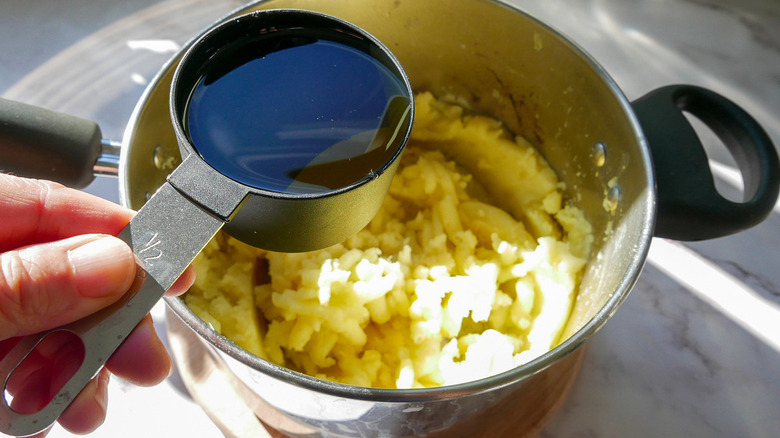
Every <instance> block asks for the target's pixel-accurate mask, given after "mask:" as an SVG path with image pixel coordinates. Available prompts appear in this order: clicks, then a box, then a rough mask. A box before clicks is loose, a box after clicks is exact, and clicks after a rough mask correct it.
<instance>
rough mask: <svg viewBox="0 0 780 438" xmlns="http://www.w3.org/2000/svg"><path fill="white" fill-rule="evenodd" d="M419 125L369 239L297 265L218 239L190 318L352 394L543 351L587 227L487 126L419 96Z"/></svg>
mask: <svg viewBox="0 0 780 438" xmlns="http://www.w3.org/2000/svg"><path fill="white" fill-rule="evenodd" d="M416 113H417V114H416V117H415V125H414V130H413V133H412V137H411V140H410V142H409V144H408V146H407V149H406V151H405V152H404V154H403V156H402V158H401V160H402V161H401V166H400V167H399V170H398V172H397V174H396V177H395V179H394V180H393V183H392V186H391V187H390V192H389V194H388V196H387V199H386V200H385V203H384V205H383V206H382V209H381V211H380V212H379V213H378V214H377V216H376V217H375V218H374V219H373V220H372V221H371V223H370V224H369V225H368V226H367V227H366V228H365V229H363V230H362V231H360V232H359V233H358V234H357V235H355V236H354V237H352V238H350V239H348V240H347V241H345V242H343V243H341V244H338V245H335V246H333V247H330V248H327V249H324V250H321V251H316V252H309V253H301V254H280V253H272V252H266V251H262V250H258V249H255V248H251V247H249V246H247V245H244V244H242V243H240V242H238V241H236V240H235V239H232V238H230V237H228V236H226V235H223V234H221V235H218V236H217V237H216V238H215V239H214V240H212V241H211V242H210V243H209V244H208V245H207V247H206V248H205V249H204V251H203V252H202V253H201V255H200V256H198V258H197V259H196V260H195V262H194V266H195V269H196V270H197V274H198V277H197V281H196V283H195V286H194V287H193V288H192V289H191V290H190V291H189V292H188V293H187V294H186V295H185V301H186V303H187V305H188V306H189V307H190V308H191V309H192V310H193V311H194V312H195V313H196V314H197V315H198V316H199V317H200V318H202V319H203V320H204V321H205V322H207V323H209V324H211V325H212V326H213V327H214V329H215V330H216V331H218V332H220V333H222V334H223V335H225V336H226V337H227V338H229V339H231V340H232V341H233V342H235V343H236V344H238V345H239V346H241V347H243V348H245V349H246V350H248V351H250V352H252V353H254V354H256V355H258V356H260V357H263V358H265V359H267V360H270V361H272V362H274V363H276V364H279V365H282V366H285V367H288V368H291V369H294V370H297V371H301V372H304V373H306V374H309V375H312V376H315V377H319V378H322V379H328V380H332V381H338V382H343V383H348V384H352V385H359V386H370V387H382V388H419V387H431V386H440V385H451V384H456V383H460V382H465V381H469V380H475V379H479V378H482V377H486V376H489V375H492V374H496V373H500V372H503V371H506V370H508V369H510V368H513V367H515V366H517V365H520V364H522V363H525V362H527V361H529V360H531V359H533V358H535V357H537V356H539V355H541V354H543V353H545V352H546V351H548V350H549V349H550V348H552V347H554V346H555V345H556V343H557V342H558V337H559V335H560V333H561V331H562V329H563V326H564V324H565V323H566V320H567V318H568V315H569V312H570V309H571V306H572V304H573V300H574V299H575V297H576V290H577V286H578V282H579V279H580V277H581V273H582V269H583V267H584V265H585V260H586V258H587V255H588V252H589V248H590V243H591V240H592V236H591V227H590V225H589V224H588V223H587V221H586V220H585V219H584V217H583V215H582V213H581V212H580V211H579V210H577V209H576V208H574V207H571V206H568V207H564V206H563V205H562V196H561V188H562V186H561V183H560V182H559V181H558V179H557V177H556V175H555V173H554V172H553V171H552V169H551V168H550V167H549V166H548V165H547V164H546V162H545V161H544V159H543V158H542V157H541V156H540V155H539V154H538V153H537V152H536V150H535V149H534V148H533V147H532V146H531V145H530V144H529V143H528V142H527V141H525V140H524V139H522V138H514V139H513V138H511V137H509V136H508V135H507V133H506V131H505V130H504V129H502V126H501V124H500V123H499V122H497V121H495V120H492V119H489V118H485V117H477V116H469V115H466V114H465V112H464V110H463V108H461V107H459V106H457V105H452V104H448V103H445V102H443V101H439V100H436V99H435V98H434V97H433V96H432V95H431V94H428V93H424V94H420V95H418V96H417V97H416ZM456 163H457V164H456Z"/></svg>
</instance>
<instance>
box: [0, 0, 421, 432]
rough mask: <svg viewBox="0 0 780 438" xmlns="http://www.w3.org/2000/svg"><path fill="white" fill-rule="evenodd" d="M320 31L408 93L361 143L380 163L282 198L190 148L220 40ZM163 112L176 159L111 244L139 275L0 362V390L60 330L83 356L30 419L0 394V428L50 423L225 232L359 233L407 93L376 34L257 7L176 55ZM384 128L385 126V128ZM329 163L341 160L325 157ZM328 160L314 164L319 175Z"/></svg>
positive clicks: (257, 242)
mask: <svg viewBox="0 0 780 438" xmlns="http://www.w3.org/2000/svg"><path fill="white" fill-rule="evenodd" d="M312 27H318V28H327V29H330V30H333V31H336V32H338V33H340V34H343V35H344V38H346V40H349V41H351V43H350V45H352V47H353V48H356V49H360V50H362V51H364V52H365V53H366V54H367V55H368V56H371V57H372V58H374V59H375V60H377V61H379V62H381V63H382V64H384V66H385V67H387V68H388V69H389V70H390V71H392V73H393V74H394V75H395V76H396V77H397V78H398V79H400V80H401V81H402V82H403V84H404V86H405V91H406V93H407V96H404V97H405V98H406V100H404V99H400V100H399V99H393V100H392V101H391V102H389V103H388V106H387V108H386V112H385V117H383V120H382V123H381V126H380V127H379V129H377V132H376V135H374V138H373V139H372V141H371V142H370V145H367V146H368V147H375V145H376V144H377V142H380V143H383V146H384V147H385V148H386V149H388V150H390V151H391V154H390V155H389V156H388V158H387V159H386V161H384V162H383V163H381V165H379V166H373V167H372V168H371V169H366V172H365V175H363V177H362V178H359V179H357V180H355V181H352V182H346V183H345V185H344V186H343V187H339V188H336V189H333V190H329V191H325V192H319V193H285V192H275V191H269V190H264V189H259V188H256V187H252V186H248V185H245V184H242V183H240V182H237V181H235V180H233V179H231V178H228V177H226V176H224V175H222V174H221V173H220V172H219V171H217V170H216V169H215V168H214V167H212V166H211V165H209V163H207V162H206V161H205V160H204V159H203V158H202V157H201V156H200V155H199V154H198V152H197V150H196V148H195V147H194V146H193V144H192V143H191V141H190V139H189V137H188V135H187V131H186V129H185V125H184V122H183V119H184V111H185V107H186V105H187V97H188V96H189V95H190V93H191V91H192V89H193V87H194V86H195V82H196V80H197V77H196V76H197V75H196V72H197V70H198V68H197V67H198V66H199V64H201V63H203V62H207V61H208V60H209V58H210V57H211V56H212V55H213V54H214V53H215V52H216V51H218V50H219V49H220V48H221V47H223V46H225V45H226V44H229V43H231V42H232V41H235V40H236V39H240V38H247V37H250V36H254V35H257V34H259V33H265V34H268V35H269V36H268V37H269V38H272V37H273V34H274V32H275V31H278V30H279V29H285V30H286V31H288V32H294V31H295V29H306V28H312ZM170 113H171V119H172V122H173V127H174V130H175V132H176V137H177V141H178V145H179V149H180V152H181V155H182V163H181V164H180V165H179V166H178V167H177V168H176V169H175V170H174V171H173V172H172V173H171V174H170V175H169V177H168V180H167V181H166V182H165V183H164V184H163V185H162V187H160V189H159V190H158V191H157V192H156V193H155V194H154V195H153V196H152V197H151V198H150V199H149V200H148V201H147V203H146V204H145V205H144V206H143V207H142V208H141V209H140V210H139V211H138V214H137V215H136V216H135V217H134V218H133V219H132V221H131V222H130V223H129V224H128V225H127V226H126V227H125V228H124V229H123V230H122V232H121V233H120V234H119V236H118V237H119V238H121V239H122V240H124V241H125V242H127V243H128V244H129V245H130V246H131V248H132V249H133V252H134V253H135V255H136V256H137V260H138V264H139V271H138V272H139V274H138V279H137V281H136V282H135V283H134V286H133V288H132V289H131V290H130V291H129V292H128V293H127V294H126V295H125V296H124V297H123V298H122V299H120V300H119V301H118V302H117V303H115V304H113V305H112V306H109V307H107V308H105V309H103V310H102V311H100V312H97V313H95V314H92V315H90V316H88V317H86V318H84V319H81V320H79V321H76V322H74V323H72V324H68V325H66V326H63V327H59V328H56V329H53V330H50V331H47V332H44V333H40V334H36V335H31V336H27V337H24V338H22V339H21V340H20V341H19V343H18V344H17V345H16V346H15V347H14V348H13V349H12V350H11V351H10V352H9V353H8V354H7V355H6V356H5V357H4V358H3V359H2V360H1V361H0V376H2V377H0V379H2V380H0V382H2V388H3V389H4V388H5V386H6V384H7V382H8V379H9V377H10V375H11V374H13V372H14V371H15V370H16V369H17V367H18V366H19V365H20V364H21V363H22V362H23V361H24V360H25V358H26V357H27V355H28V354H30V353H31V352H32V351H33V350H34V349H35V347H36V346H37V345H38V344H39V343H40V342H41V341H43V339H45V338H46V337H47V336H49V335H51V334H53V333H55V332H60V331H65V332H70V333H72V334H74V335H76V336H78V337H79V338H80V339H81V341H82V342H83V344H84V360H83V362H82V364H81V366H80V367H79V369H78V370H77V371H76V373H75V374H74V375H73V376H72V377H71V378H70V380H68V381H67V382H66V383H65V385H64V386H63V387H62V388H61V389H60V391H59V392H58V393H57V394H56V395H55V396H54V398H53V399H52V400H51V401H50V402H49V403H48V404H47V405H46V406H45V407H43V408H42V409H41V410H39V411H38V412H36V413H33V414H21V413H19V412H16V411H14V410H13V409H11V407H10V406H9V403H8V401H7V400H6V398H5V397H1V398H0V432H3V433H6V434H10V435H15V436H24V435H31V434H34V433H37V432H40V431H42V430H44V429H46V428H47V427H49V426H50V425H51V424H53V423H54V422H55V421H56V420H57V418H58V417H59V416H60V414H61V413H62V412H63V411H64V410H65V408H67V406H68V405H69V404H70V403H71V402H72V401H73V399H74V398H75V397H76V395H77V394H78V393H79V392H80V391H81V389H82V388H83V387H84V386H85V385H86V384H87V382H89V380H91V379H92V378H93V377H94V376H95V375H96V374H97V372H98V371H99V370H100V368H101V367H102V366H103V365H104V364H105V362H106V360H107V359H108V358H109V357H110V356H111V354H112V353H113V352H114V351H115V350H116V349H117V348H118V347H119V345H120V344H121V343H122V342H123V340H124V339H125V337H126V336H127V335H128V334H129V333H130V332H131V331H132V330H133V328H135V326H136V325H137V324H138V323H139V322H140V321H141V319H142V318H143V317H144V316H145V315H146V314H147V313H148V312H149V311H150V310H151V308H152V307H153V306H154V305H155V304H156V303H157V302H158V301H159V299H160V298H161V297H162V296H163V294H164V293H165V291H166V290H168V289H169V288H170V287H171V286H172V285H173V283H174V282H175V281H176V280H177V279H178V278H179V276H180V275H181V274H182V272H183V271H184V270H185V269H186V268H187V266H188V265H189V264H190V262H191V261H192V260H193V259H194V258H195V256H196V255H197V254H198V253H199V252H200V251H201V249H202V248H203V247H204V246H205V244H206V243H208V241H209V240H210V239H211V238H212V237H213V236H214V235H215V234H216V233H217V232H218V231H219V230H220V229H222V228H223V227H224V230H225V232H227V233H228V234H231V235H232V236H234V237H236V238H238V239H239V240H242V241H244V242H245V243H248V244H251V245H253V246H257V247H261V248H264V249H269V250H274V251H285V252H299V251H309V250H314V249H320V248H324V247H327V246H330V245H333V244H336V243H338V242H341V241H343V240H345V239H346V238H348V237H349V236H351V235H352V234H354V233H356V232H357V231H359V230H360V229H361V228H363V227H364V226H365V225H366V224H367V223H368V222H369V221H370V220H371V218H373V216H374V215H375V214H376V212H377V211H378V209H379V208H380V206H381V204H382V202H383V200H384V197H385V195H386V194H387V191H388V189H389V186H390V183H391V181H392V178H393V175H394V173H395V170H396V168H397V165H398V160H397V159H398V157H399V156H400V154H401V151H402V150H403V148H404V146H405V144H406V141H407V139H408V137H409V134H410V132H411V126H412V120H413V102H412V89H411V85H410V83H409V80H408V78H407V77H406V74H405V73H404V71H403V69H402V68H401V65H400V64H399V62H398V61H397V59H396V58H395V57H394V56H393V55H392V54H391V53H390V51H389V50H388V49H387V48H386V47H384V46H383V45H382V44H381V43H380V42H379V41H378V40H377V39H376V38H374V37H373V36H371V35H369V34H368V33H366V32H365V31H363V30H361V29H359V28H357V27H356V26H354V25H351V24H349V23H347V22H345V21H343V20H340V19H337V18H335V17H331V16H328V15H324V14H320V13H314V12H309V11H300V10H269V11H258V12H253V13H250V14H246V15H243V16H240V17H236V18H233V19H231V20H228V21H225V22H223V23H221V24H218V25H216V26H215V27H214V28H212V29H211V30H210V31H208V32H206V33H205V34H203V36H202V37H200V38H199V39H198V40H197V41H196V42H195V43H193V45H192V46H191V47H190V48H189V50H188V51H187V52H186V53H185V54H184V55H183V57H182V59H181V61H180V63H179V65H178V67H177V69H176V72H175V73H174V78H173V82H172V86H171V94H170ZM388 125H389V126H390V128H391V129H383V128H387V127H388ZM325 152H326V153H325V154H324V155H327V154H330V155H332V156H333V157H334V158H333V159H335V160H338V159H339V154H338V153H337V152H336V153H334V152H333V151H332V150H331V151H325ZM332 161H333V160H331V159H325V160H322V159H320V160H317V163H315V164H316V165H317V166H318V167H321V168H322V169H324V171H327V170H328V169H327V166H328V164H329V163H330V162H332Z"/></svg>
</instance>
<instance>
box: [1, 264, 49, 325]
mask: <svg viewBox="0 0 780 438" xmlns="http://www.w3.org/2000/svg"><path fill="white" fill-rule="evenodd" d="M43 274H44V273H43V270H42V269H41V267H40V266H39V265H37V264H36V263H34V262H30V261H29V260H25V259H24V258H23V257H22V256H21V255H20V254H19V252H18V251H9V252H6V253H3V254H0V321H2V323H3V326H5V327H7V328H11V327H19V326H22V325H23V324H24V323H25V322H26V321H27V320H28V319H29V318H31V317H34V316H35V315H37V314H45V312H46V310H47V304H48V303H47V302H46V300H45V299H44V298H45V296H46V294H44V293H41V287H40V284H41V283H42V279H43V276H44V275H43Z"/></svg>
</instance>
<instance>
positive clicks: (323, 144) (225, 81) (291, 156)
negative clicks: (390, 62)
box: [184, 31, 411, 194]
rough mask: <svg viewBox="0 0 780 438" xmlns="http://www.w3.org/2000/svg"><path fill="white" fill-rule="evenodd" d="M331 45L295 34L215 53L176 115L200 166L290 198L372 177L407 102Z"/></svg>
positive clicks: (399, 138)
mask: <svg viewBox="0 0 780 438" xmlns="http://www.w3.org/2000/svg"><path fill="white" fill-rule="evenodd" d="M334 39H336V38H334ZM338 40H339V41H334V40H333V39H328V38H327V35H325V36H323V34H322V33H321V32H320V33H318V32H309V33H304V34H301V32H300V31H298V32H292V33H285V34H282V35H269V36H260V37H257V38H254V39H252V40H249V41H243V42H241V43H238V44H234V46H232V47H227V48H225V49H224V50H221V51H220V52H219V53H217V55H216V56H215V57H213V59H212V60H211V61H209V63H208V64H207V65H206V66H205V68H204V70H203V73H202V75H201V77H200V80H199V81H198V83H197V84H196V86H195V88H194V90H193V91H192V94H191V96H190V99H189V103H188V106H187V109H186V111H185V120H184V126H185V129H186V130H187V132H188V135H189V137H190V141H191V142H192V144H193V146H194V147H195V149H196V150H197V152H198V153H199V154H200V155H201V157H203V159H204V160H205V161H206V162H207V163H209V165H211V166H212V167H214V168H215V169H216V170H218V171H219V172H220V173H222V174H223V175H225V176H227V177H229V178H232V179H233V180H235V181H238V182H241V183H243V184H246V185H249V186H252V187H255V188H260V189H265V190H271V191H275V192H284V193H292V194H300V193H320V192H325V191H331V190H335V189H339V188H342V187H347V186H349V185H351V184H354V183H357V182H359V181H361V180H363V179H365V178H371V177H372V175H373V174H374V173H376V172H379V171H381V170H382V169H383V167H384V166H385V164H386V163H387V162H388V161H389V160H390V159H391V158H392V157H393V155H395V153H396V151H397V150H398V148H399V147H401V145H402V143H403V137H404V135H405V133H406V129H408V125H409V123H411V121H410V120H409V117H410V105H411V96H409V93H408V92H407V88H406V86H405V83H404V82H403V80H401V79H400V78H399V77H398V76H397V74H396V73H394V72H393V71H392V70H391V69H390V68H388V67H387V66H386V65H385V64H384V63H383V62H380V61H379V60H377V59H375V58H373V57H372V56H369V55H368V54H367V53H365V52H364V51H363V50H364V49H358V48H355V47H353V46H352V45H351V44H349V41H346V42H345V37H344V36H343V35H340V36H339V37H338Z"/></svg>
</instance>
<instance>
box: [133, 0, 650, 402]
mask: <svg viewBox="0 0 780 438" xmlns="http://www.w3.org/2000/svg"><path fill="white" fill-rule="evenodd" d="M268 1H270V0H256V1H254V2H251V3H249V4H247V5H244V6H241V7H239V8H237V9H235V10H233V11H231V12H229V13H228V14H225V15H224V16H222V17H220V18H218V19H217V20H215V21H214V22H213V23H212V26H213V25H216V24H217V23H220V22H222V21H224V20H226V19H228V18H231V17H233V16H236V15H239V14H243V13H247V12H249V11H252V10H255V9H256V7H257V6H258V5H260V4H262V3H266V2H268ZM478 1H484V2H487V3H494V4H496V5H499V6H502V7H505V8H507V9H508V10H509V12H510V13H513V14H520V15H523V16H524V17H525V18H526V19H528V20H532V21H533V22H535V24H536V25H538V26H541V27H542V28H545V29H547V30H548V31H549V32H550V33H551V34H553V35H555V36H556V37H557V38H559V39H560V40H561V42H562V43H564V44H565V45H568V46H569V47H570V48H571V49H572V51H573V52H575V53H577V54H578V55H579V56H580V57H582V59H583V60H584V61H585V62H586V63H587V64H588V65H590V66H591V67H592V68H593V70H594V71H595V72H596V73H597V74H598V75H599V77H601V79H602V80H603V81H604V83H605V84H606V85H607V86H608V88H609V89H610V90H611V92H612V94H613V95H614V96H615V98H616V99H618V101H619V102H620V106H621V107H622V108H623V112H624V114H625V115H626V116H627V118H628V120H629V123H630V125H631V128H632V130H633V132H634V134H635V136H636V140H637V143H638V144H639V147H640V151H641V152H642V154H641V155H642V156H641V160H642V162H643V163H644V166H645V168H646V169H647V196H646V201H645V202H646V209H647V214H646V215H645V217H644V218H643V220H642V222H641V224H642V230H641V233H640V238H639V239H638V244H639V245H638V247H637V248H636V249H635V251H634V256H633V259H632V260H631V262H630V264H629V265H628V267H627V269H626V275H625V276H624V277H623V278H622V280H621V281H620V283H619V285H618V287H617V288H616V289H615V290H614V291H613V293H612V294H611V295H610V297H609V299H608V300H606V302H605V303H604V305H603V306H602V307H601V309H600V310H599V311H598V312H597V313H596V314H595V315H594V316H593V317H592V318H591V319H590V320H589V321H588V322H587V323H585V324H584V325H583V326H582V327H580V328H579V329H578V330H577V331H576V332H574V333H573V334H572V335H571V336H569V337H568V338H567V339H566V340H564V341H563V342H561V343H560V344H558V345H557V346H556V347H554V348H553V349H551V350H550V351H548V352H546V353H544V354H542V355H541V356H538V357H536V358H534V359H532V360H530V361H529V362H527V363H524V364H522V365H519V366H517V367H515V368H512V369H510V370H507V371H505V372H502V373H499V374H495V375H492V376H489V377H485V378H482V379H479V380H473V381H469V382H465V383H460V384H455V385H448V386H441V387H434V388H414V389H385V388H369V387H359V386H353V385H348V384H343V383H336V382H331V381H327V380H322V379H318V378H315V377H311V376H308V375H306V374H303V373H299V372H296V371H292V370H290V369H287V368H284V367H281V366H278V365H275V364H273V363H271V362H269V361H266V360H264V359H261V358H259V357H257V356H255V355H253V354H251V353H249V352H248V351H246V350H244V349H243V348H241V347H238V346H237V345H236V344H234V343H233V342H232V341H230V340H228V339H227V338H226V337H224V336H222V335H220V334H219V333H217V332H216V331H214V330H213V329H212V328H211V327H209V326H208V325H207V324H206V323H205V322H203V321H202V320H201V319H200V318H198V317H197V316H196V315H195V314H194V313H193V312H192V311H191V310H190V309H189V307H187V306H186V305H185V304H184V301H183V300H182V299H180V298H178V297H165V298H164V299H165V301H166V303H167V305H168V306H170V307H171V309H172V310H173V311H174V313H176V315H177V316H178V317H179V318H181V319H182V321H183V322H184V323H185V324H186V325H187V326H188V327H190V328H191V329H192V330H193V331H195V332H196V333H197V334H198V335H199V336H200V337H202V338H203V339H205V340H206V341H207V342H208V343H209V344H210V345H211V346H212V347H213V348H215V349H216V350H218V351H219V352H220V353H223V354H227V355H228V356H230V357H232V358H233V359H235V360H236V361H238V362H240V363H242V364H243V365H246V366H248V367H250V368H252V369H253V370H257V371H260V372H262V373H264V374H266V375H268V376H270V377H274V378H276V379H279V380H281V381H284V382H286V383H289V384H292V385H296V386H299V387H302V388H306V389H310V390H313V391H316V392H320V393H324V394H328V395H331V396H335V397H344V398H349V399H358V400H364V401H375V402H415V401H426V400H432V399H443V398H455V397H458V396H462V395H464V394H473V393H480V392H486V391H489V390H494V389H497V388H500V387H504V386H508V385H510V384H514V383H517V382H520V381H522V380H525V379H528V378H530V377H532V376H534V375H536V374H538V373H540V372H542V371H544V370H545V369H546V368H548V367H550V366H552V365H553V364H555V363H557V362H558V361H560V360H561V359H563V358H564V357H566V356H568V355H569V354H571V353H572V352H574V351H575V350H576V349H578V348H579V347H581V346H582V345H583V344H584V343H585V342H586V341H587V340H588V339H589V338H590V337H591V336H592V335H593V334H595V332H596V331H598V330H599V329H600V328H601V327H602V326H603V325H604V324H605V323H606V321H607V320H609V318H611V317H612V315H613V314H614V313H615V312H616V311H617V309H618V308H619V307H620V305H621V304H622V303H623V302H624V301H625V299H626V298H627V296H628V293H629V292H630V290H631V289H632V288H633V286H634V285H635V283H636V281H637V280H638V277H639V274H640V273H641V271H642V269H643V267H644V264H645V260H646V258H647V254H648V252H649V249H650V243H651V240H652V237H653V232H654V229H655V222H656V210H657V208H656V191H655V174H654V171H653V166H652V160H651V157H650V150H649V147H648V144H647V141H646V139H645V137H644V134H643V133H642V129H641V127H640V125H639V121H638V119H637V118H636V116H635V114H634V112H633V109H632V107H631V104H630V103H629V101H628V99H627V98H626V96H625V95H624V94H623V92H622V91H621V90H620V88H619V87H618V86H617V83H616V82H615V81H614V80H613V79H612V77H611V76H610V75H609V74H608V73H607V72H606V70H605V69H604V68H603V67H602V66H601V65H600V64H599V63H598V62H597V61H596V60H595V59H594V58H593V57H592V56H591V55H590V54H589V53H588V52H587V51H585V50H584V49H583V48H582V47H581V46H579V45H578V44H577V43H576V42H574V41H573V40H571V39H570V38H569V37H568V36H566V35H565V34H564V33H562V32H560V31H559V30H558V29H556V28H555V27H553V26H551V25H550V24H548V23H545V22H544V21H542V20H540V19H538V18H536V17H534V16H533V15H530V14H529V13H527V12H525V11H523V10H522V9H519V8H518V7H515V6H513V5H509V4H506V3H504V2H502V1H500V0H478ZM209 28H210V27H209ZM209 28H206V29H204V30H202V31H201V32H200V33H198V34H197V35H195V36H194V37H193V38H191V39H190V40H189V41H187V42H186V43H185V44H183V45H182V47H181V49H180V50H179V51H178V52H177V53H176V54H174V55H173V56H172V57H171V58H170V59H169V60H168V61H167V62H166V63H165V64H164V65H163V66H162V68H161V69H160V70H159V71H158V72H157V74H156V75H155V77H154V78H153V79H152V80H151V81H150V83H149V85H148V86H147V87H146V89H145V90H144V93H143V94H142V96H141V98H140V100H139V101H138V103H137V104H136V107H135V108H134V110H133V112H132V114H131V116H130V119H129V121H128V124H127V127H126V129H125V132H124V135H123V137H122V149H121V152H120V167H119V199H120V202H121V203H122V204H123V205H125V206H129V205H130V203H131V200H130V194H129V190H128V185H129V175H128V170H127V167H128V162H129V154H130V149H131V144H132V141H133V138H134V135H135V131H136V126H137V124H138V121H139V118H140V116H141V113H142V112H143V110H144V108H145V107H146V103H147V101H148V99H149V96H150V95H151V94H152V92H154V91H155V89H156V88H157V87H158V86H159V83H160V82H161V81H162V79H163V77H164V76H165V75H166V74H168V73H169V72H170V71H172V70H173V69H175V68H176V65H177V63H178V61H179V60H180V59H181V57H182V55H183V53H184V52H186V50H187V49H188V48H189V47H190V46H191V45H192V44H193V43H194V42H195V41H196V40H197V39H198V38H199V37H200V36H201V35H203V34H205V33H206V32H207V31H208V29H209ZM167 102H168V100H167V99H166V103H167ZM166 113H167V112H166Z"/></svg>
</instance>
